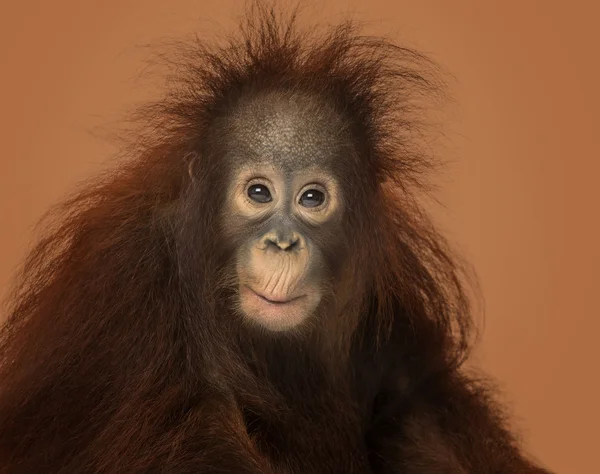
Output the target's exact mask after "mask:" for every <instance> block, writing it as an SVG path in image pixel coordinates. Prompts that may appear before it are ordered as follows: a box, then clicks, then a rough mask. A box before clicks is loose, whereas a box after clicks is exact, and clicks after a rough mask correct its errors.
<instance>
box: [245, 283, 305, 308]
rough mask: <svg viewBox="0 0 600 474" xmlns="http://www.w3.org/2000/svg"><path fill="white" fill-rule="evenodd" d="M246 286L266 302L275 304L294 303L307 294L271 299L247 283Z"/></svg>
mask: <svg viewBox="0 0 600 474" xmlns="http://www.w3.org/2000/svg"><path fill="white" fill-rule="evenodd" d="M246 288H248V290H250V291H251V292H252V293H254V294H255V295H256V296H258V297H259V298H260V299H261V300H263V301H265V302H266V303H269V304H274V305H285V304H289V303H293V302H294V301H297V300H299V299H301V298H304V297H305V296H306V295H300V296H295V297H293V298H289V299H281V298H277V299H271V298H267V297H266V296H264V295H261V294H260V293H258V292H256V291H254V290H253V289H252V288H250V287H249V286H247V285H246Z"/></svg>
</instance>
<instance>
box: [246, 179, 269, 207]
mask: <svg viewBox="0 0 600 474" xmlns="http://www.w3.org/2000/svg"><path fill="white" fill-rule="evenodd" d="M248 197H249V198H250V199H252V200H253V201H256V202H258V203H261V204H264V203H267V202H271V201H272V200H273V198H272V197H271V191H269V188H267V187H266V186H265V185H264V184H253V185H252V186H250V187H249V188H248Z"/></svg>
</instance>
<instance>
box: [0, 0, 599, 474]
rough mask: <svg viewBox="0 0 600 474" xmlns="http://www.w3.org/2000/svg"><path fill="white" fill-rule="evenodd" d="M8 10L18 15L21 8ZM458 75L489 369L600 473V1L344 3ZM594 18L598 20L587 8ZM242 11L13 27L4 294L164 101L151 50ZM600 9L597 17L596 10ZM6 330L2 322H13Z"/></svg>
mask: <svg viewBox="0 0 600 474" xmlns="http://www.w3.org/2000/svg"><path fill="white" fill-rule="evenodd" d="M5 3H6V2H5ZM325 3H326V5H325V6H324V7H316V8H315V11H316V12H318V15H317V17H318V18H319V20H331V21H336V20H337V19H339V18H340V14H343V13H347V12H348V11H352V12H354V13H355V15H356V16H357V17H358V18H360V19H365V20H370V21H371V23H370V25H369V27H368V30H369V31H371V32H376V33H377V32H385V33H390V34H391V35H392V36H393V37H396V38H398V39H399V40H400V41H408V42H409V43H410V44H411V45H413V46H416V47H418V48H419V49H421V50H423V51H425V52H428V53H429V54H431V55H432V56H433V58H434V59H436V60H437V61H438V62H440V63H441V64H442V65H443V66H444V67H445V68H446V69H447V70H449V71H451V72H452V74H453V75H454V76H455V77H456V81H455V82H454V83H453V84H451V86H452V90H453V94H454V96H455V98H456V100H457V102H458V106H457V107H455V108H454V110H453V116H452V119H451V120H450V121H449V123H448V130H449V132H448V134H449V139H450V142H449V146H447V148H446V151H447V153H448V158H449V159H450V160H452V163H451V165H450V166H449V167H447V168H446V170H445V172H444V174H443V175H441V176H440V177H439V182H440V183H441V189H440V190H439V192H438V197H439V199H440V200H441V201H442V202H443V203H444V205H445V207H444V208H442V207H439V206H438V207H437V208H435V215H436V218H437V220H438V222H439V223H440V225H441V226H442V228H443V229H444V231H445V232H446V233H447V235H448V236H449V237H450V238H451V239H452V240H453V242H455V243H456V244H457V245H458V246H459V248H460V249H461V250H462V252H463V253H464V254H466V256H467V257H468V258H469V260H470V261H471V262H472V263H473V264H474V266H475V268H476V269H477V271H478V274H479V276H480V279H481V282H482V288H483V292H484V295H485V299H486V327H485V333H484V335H483V338H482V340H481V343H480V346H479V350H478V352H477V354H476V356H477V357H476V361H477V363H478V364H479V365H481V366H482V367H483V368H485V370H486V371H488V372H489V373H490V374H492V375H493V376H495V377H496V378H497V379H498V380H499V381H500V383H501V386H502V388H503V389H504V390H505V391H506V392H507V393H508V394H510V395H509V396H508V400H510V402H511V403H512V404H513V407H514V412H515V420H516V422H517V424H518V425H519V426H521V427H522V428H523V430H524V435H525V438H526V445H527V448H528V450H529V451H530V452H531V453H532V454H533V455H534V456H536V457H537V458H539V459H541V460H542V461H543V462H544V464H546V465H547V466H548V467H550V468H551V469H553V470H555V471H557V472H561V473H574V474H578V473H597V472H600V462H599V461H598V454H597V450H598V449H599V448H598V443H600V436H599V435H598V430H599V429H600V416H599V409H598V404H599V403H600V381H599V379H598V377H599V374H600V370H599V368H598V362H600V360H599V359H600V358H599V354H600V351H599V349H598V345H599V342H598V332H599V331H600V323H599V322H598V319H600V310H599V308H600V305H599V304H598V293H599V288H598V284H599V283H600V278H598V269H599V268H600V258H599V257H600V250H599V249H598V245H599V244H600V232H599V229H600V225H599V223H598V219H599V217H600V212H599V211H598V205H599V204H600V196H599V193H598V187H599V181H600V173H599V171H600V168H599V165H598V160H599V158H600V153H599V149H600V147H599V145H598V141H599V137H598V136H599V135H600V120H599V119H598V113H599V111H600V100H599V93H598V88H599V87H600V74H599V66H598V57H599V53H598V46H599V45H600V38H599V37H598V35H597V34H596V32H597V31H598V25H597V21H598V18H600V15H599V13H600V12H599V11H598V8H597V7H593V3H594V2H591V1H590V2H583V1H571V2H564V1H563V2H555V1H534V0H531V1H525V0H505V1H502V2H501V1H487V2H484V1H481V0H454V1H445V0H430V1H418V2H417V1H410V0H387V1H386V0H368V1H366V0H362V1H353V2H350V1H347V2H344V1H341V0H337V1H329V2H325ZM586 3H587V5H586ZM242 6H243V2H242V1H241V0H218V1H217V0H204V1H198V0H196V1H192V0H187V1H184V0H169V1H166V0H165V1H158V0H152V1H150V0H144V1H141V0H140V1H133V0H111V1H88V2H79V1H76V0H60V1H47V0H30V1H28V2H11V4H10V5H7V4H4V5H3V14H2V18H0V52H1V55H0V57H1V64H2V69H1V74H0V99H1V102H0V103H1V110H2V113H1V120H2V122H3V123H2V124H1V125H2V126H1V127H0V134H1V143H2V149H3V151H2V154H1V155H0V216H1V219H0V229H1V232H0V285H1V287H0V291H1V294H2V295H4V294H5V293H6V285H7V283H8V281H9V279H10V276H11V274H12V273H13V271H14V269H15V266H16V265H17V264H18V263H19V262H20V260H21V259H22V257H23V254H24V252H25V250H26V247H27V245H28V243H29V241H30V238H31V230H32V225H33V224H34V223H35V222H36V221H37V220H38V218H39V217H40V215H41V213H42V212H43V211H44V210H45V209H46V208H47V207H48V206H49V205H50V204H51V203H54V202H56V201H57V200H58V199H60V197H61V196H63V195H64V193H65V192H66V191H68V190H70V189H72V187H73V185H74V184H75V183H76V182H78V181H79V180H81V179H82V178H85V177H88V176H90V175H92V174H94V173H95V172H97V171H98V170H99V169H100V168H101V167H102V166H103V165H106V164H107V160H108V158H109V157H110V156H111V155H112V154H113V152H114V151H115V150H114V149H113V148H112V147H111V146H110V145H109V144H107V143H106V142H105V141H102V140H100V139H98V137H95V136H94V135H93V134H92V133H90V131H93V130H96V129H97V127H99V126H102V127H106V126H108V127H110V126H111V124H112V123H113V120H115V119H118V118H120V117H121V115H120V114H121V113H122V112H123V111H125V110H127V109H128V108H130V107H131V106H132V105H134V103H135V102H136V101H137V100H140V99H144V98H147V97H148V96H149V95H150V93H149V89H148V88H144V87H143V86H142V85H141V84H140V83H138V82H136V81H134V80H133V79H132V78H133V77H134V76H135V75H136V74H137V73H138V72H139V68H140V66H141V65H142V59H143V58H144V57H145V56H144V54H146V53H143V54H142V52H141V51H140V49H139V48H136V46H139V45H142V44H145V43H147V42H152V41H155V40H157V39H160V38H162V37H172V36H175V37H177V36H180V35H182V34H188V33H190V32H193V31H199V32H200V33H201V34H210V32H211V31H214V30H215V28H216V27H223V28H224V29H226V30H227V29H230V28H232V27H233V23H232V19H233V18H234V17H235V15H237V14H238V13H240V11H241V7H242ZM592 9H595V10H596V11H592ZM0 317H2V316H0Z"/></svg>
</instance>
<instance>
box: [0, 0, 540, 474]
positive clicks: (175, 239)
mask: <svg viewBox="0 0 600 474" xmlns="http://www.w3.org/2000/svg"><path fill="white" fill-rule="evenodd" d="M297 23H298V22H297V19H296V15H295V13H293V14H291V15H289V16H286V17H279V16H278V15H277V14H276V13H275V12H274V10H272V9H270V8H266V7H264V6H261V5H260V4H259V5H258V6H255V7H253V8H251V9H250V11H249V12H248V14H247V16H246V17H245V20H244V21H243V22H242V23H241V25H240V32H239V34H236V35H235V37H233V38H232V39H231V40H229V41H228V42H226V43H225V44H218V45H209V44H207V43H203V42H194V43H187V44H179V45H177V48H176V49H174V50H171V53H170V54H169V55H168V56H165V59H167V60H168V62H169V63H170V65H171V66H173V71H174V75H173V77H172V78H171V80H170V81H169V84H170V85H171V88H170V89H169V92H168V93H167V96H166V98H165V99H164V100H162V101H161V102H158V103H156V104H153V105H150V106H147V107H144V108H143V109H142V110H141V111H140V113H139V114H140V115H139V117H140V118H141V119H142V120H143V121H144V122H145V123H147V124H148V125H147V127H146V128H145V129H144V130H142V131H141V133H140V135H139V137H140V138H139V140H138V141H137V142H136V143H135V146H134V147H133V148H132V156H131V159H129V160H127V161H126V162H124V163H123V164H122V165H121V166H120V167H119V168H118V169H116V170H114V171H112V172H111V173H108V174H106V175H105V176H103V177H101V178H100V179H98V180H97V181H96V182H94V183H93V184H88V185H87V186H86V187H85V188H84V189H83V190H81V191H79V192H78V193H77V194H75V195H74V196H72V197H71V198H69V199H67V200H66V201H65V202H64V203H63V204H61V205H60V206H58V207H56V208H55V209H54V210H53V212H52V213H51V214H49V216H48V217H47V219H46V223H47V225H48V231H47V232H46V233H45V234H44V236H43V237H42V238H41V240H40V241H39V242H38V243H37V245H36V246H35V247H34V248H33V250H32V251H31V253H30V254H29V256H28V257H27V260H26V262H25V264H24V267H23V270H22V272H21V274H20V276H19V279H18V280H17V285H16V287H15V291H14V293H13V295H12V297H11V298H10V300H9V319H8V322H7V323H6V325H5V326H4V328H3V330H2V333H1V339H0V364H1V365H0V472H2V473H11V474H12V473H33V472H60V473H100V472H111V473H112V472H128V473H133V472H173V473H175V472H176V473H184V472H210V473H217V472H222V473H225V472H236V473H259V472H266V473H269V472H289V473H300V472H302V473H308V472H315V473H316V472H320V473H324V472H340V473H341V472H344V473H351V472H406V473H430V474H435V473H442V472H443V473H450V472H453V473H454V472H456V473H461V472H465V473H466V472H477V473H484V472H490V473H492V472H542V471H537V470H536V469H535V468H533V467H531V466H530V465H529V463H528V462H527V461H525V460H523V459H522V457H521V456H520V454H519V453H518V447H517V443H516V441H515V440H514V438H513V436H512V435H511V434H510V433H509V432H508V431H507V430H506V429H505V428H504V426H505V425H504V421H503V417H502V415H501V412H500V411H499V410H498V409H496V405H495V403H494V402H493V401H492V400H490V399H489V395H488V394H489V391H488V390H486V389H485V388H484V385H482V384H480V383H475V382H474V381H472V380H469V379H467V378H466V376H465V375H464V374H462V372H461V370H460V367H461V365H462V362H463V361H464V358H465V356H466V354H467V349H468V347H469V339H470V331H471V317H470V310H469V304H468V299H467V297H466V294H465V291H464V289H463V286H462V284H461V281H462V276H461V271H460V268H459V266H458V265H457V263H456V259H455V258H454V257H452V256H451V254H450V252H449V250H448V247H447V245H446V243H445V241H444V239H443V238H442V237H441V236H440V235H439V234H438V233H437V232H436V231H435V229H434V228H433V227H432V225H431V224H430V222H429V220H428V219H427V217H426V216H425V215H424V214H423V212H422V211H421V210H420V209H419V207H418V206H417V205H416V199H415V197H414V194H413V193H414V191H416V190H418V189H419V188H420V186H421V185H422V184H423V180H424V177H425V174H424V173H425V172H426V171H428V170H429V169H430V168H431V166H432V163H431V158H430V157H429V156H428V155H427V154H426V153H425V152H424V151H425V150H426V147H425V146H424V145H425V142H424V141H423V140H421V139H419V137H420V136H421V132H423V130H424V128H423V126H424V123H423V117H424V115H423V106H424V105H426V103H427V101H429V100H431V99H432V98H433V99H436V98H438V97H440V96H441V94H442V91H443V87H442V83H441V81H440V80H439V76H438V74H437V70H436V68H435V66H434V65H433V64H432V63H431V62H429V61H428V60H427V59H426V58H425V57H423V56H422V55H420V54H419V53H417V52H415V51H412V50H409V49H405V48H401V47H398V46H394V45H392V44H390V43H388V42H386V41H385V40H382V39H378V38H372V37H367V36H362V35H361V34H360V33H359V32H358V30H357V28H356V26H355V25H354V24H353V23H351V22H347V23H343V24H342V25H340V26H338V27H335V28H330V29H325V30H317V29H312V30H303V29H301V28H299V27H298V25H297ZM269 90H285V91H299V92H301V93H304V94H309V95H310V96H312V97H315V98H317V99H318V100H321V101H323V102H324V103H327V104H329V105H331V107H333V108H334V109H335V110H337V111H339V112H340V114H341V115H342V116H343V117H344V119H345V120H346V122H347V126H348V129H349V130H350V136H351V137H352V143H351V146H352V149H353V150H355V153H354V155H352V156H351V157H350V158H349V161H350V162H349V164H348V167H347V175H346V176H344V177H343V179H345V180H347V182H348V183H352V184H356V185H358V186H356V187H354V188H353V189H355V195H354V196H353V197H352V199H351V200H349V202H348V205H349V208H350V209H351V212H348V213H347V214H348V216H347V222H346V225H347V228H348V229H352V231H351V234H350V237H349V240H350V242H349V245H351V246H352V248H353V249H355V252H354V253H355V261H354V265H355V268H357V269H359V271H360V274H361V275H362V276H363V277H364V278H363V279H362V280H360V287H361V288H360V289H361V293H360V294H361V306H360V320H358V321H354V322H352V323H351V322H348V325H349V327H350V325H352V328H353V332H352V336H351V338H350V340H349V345H348V346H347V347H346V352H345V353H344V354H342V353H341V351H342V350H341V349H339V348H338V349H339V351H340V353H338V354H336V353H331V352H329V353H328V354H329V355H330V356H331V358H330V359H327V360H325V358H324V357H323V352H321V351H320V349H319V344H320V342H319V340H331V339H332V338H335V335H334V334H325V335H323V334H321V335H320V339H319V338H309V337H308V336H306V335H304V336H303V335H297V336H296V337H290V338H288V339H286V338H285V337H283V336H282V338H283V339H282V340H278V339H277V338H270V337H269V336H268V335H265V334H254V333H252V334H251V333H249V332H245V331H244V330H243V328H242V326H241V325H240V324H239V321H237V320H236V319H235V318H233V317H230V316H231V315H230V314H228V312H227V311H228V310H227V305H225V304H224V303H223V301H226V296H227V295H226V290H224V288H226V287H227V285H224V282H225V280H226V278H225V277H222V269H223V265H224V261H225V259H226V255H225V254H226V252H225V251H224V249H223V248H222V243H221V239H220V238H219V232H220V230H219V224H220V223H219V208H220V204H221V200H222V193H223V190H224V189H225V183H224V181H223V172H222V169H221V168H222V166H223V164H222V162H221V161H220V160H219V157H218V153H217V152H216V150H218V149H219V140H220V139H221V137H222V135H221V134H220V133H221V132H219V130H222V129H223V124H224V123H225V124H226V123H227V122H226V121H227V117H228V116H229V115H230V114H231V111H232V110H233V108H234V107H235V105H236V104H237V103H239V101H241V100H243V99H244V98H245V97H251V96H253V95H257V94H260V93H262V92H265V91H269ZM354 328H356V329H355V330H354ZM336 347H337V346H336ZM340 347H341V346H340ZM331 360H337V361H340V362H339V363H338V366H337V367H333V368H332V366H331V364H330V363H329V362H330V361H331ZM328 361H329V362H328ZM342 361H343V362H342ZM355 435H356V436H355Z"/></svg>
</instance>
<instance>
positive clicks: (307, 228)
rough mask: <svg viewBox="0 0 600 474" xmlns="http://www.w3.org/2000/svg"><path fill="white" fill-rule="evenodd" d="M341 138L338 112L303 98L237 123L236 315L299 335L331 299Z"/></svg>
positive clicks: (273, 97) (250, 111)
mask: <svg viewBox="0 0 600 474" xmlns="http://www.w3.org/2000/svg"><path fill="white" fill-rule="evenodd" d="M341 129H342V124H341V121H340V119H339V117H338V116H336V115H335V114H334V113H333V112H332V111H330V110H327V109H326V108H324V107H322V106H319V105H317V104H316V103H315V102H314V101H312V100H311V99H309V98H306V97H301V96H298V95H295V96H292V95H285V94H276V93H271V94H269V95H266V96H262V97H259V98H254V99H252V100H251V101H248V102H246V103H243V104H241V105H240V106H239V108H238V110H237V111H236V113H235V114H234V120H233V126H231V128H230V130H229V133H228V135H229V136H230V137H231V140H229V143H228V144H227V158H228V164H229V168H230V173H231V179H230V181H229V182H230V183H231V184H230V187H229V189H228V192H227V201H226V206H225V212H224V216H223V219H224V223H225V224H224V227H225V229H227V230H228V232H229V234H230V235H232V236H237V239H238V241H239V242H240V243H239V245H238V246H237V251H236V256H235V260H236V273H237V280H238V290H239V292H238V302H237V303H238V305H237V306H238V307H237V309H238V310H239V311H240V312H241V313H242V315H243V316H244V317H245V318H246V319H247V320H249V321H250V322H253V323H257V324H258V325H260V326H262V327H264V328H266V329H268V330H271V331H285V330H290V329H292V328H296V327H298V326H299V325H300V324H301V323H302V322H304V321H305V320H307V319H308V318H310V316H311V315H313V314H314V313H315V311H316V310H317V308H318V306H319V304H320V302H321V301H322V299H323V296H324V288H325V287H326V279H327V275H328V268H327V262H326V260H325V258H324V251H325V250H331V248H329V249H324V248H323V247H324V246H331V247H335V245H336V241H335V237H333V236H335V235H336V234H337V233H339V232H340V229H339V226H340V216H341V214H342V211H343V196H342V195H341V189H340V183H339V180H338V179H336V176H335V175H334V172H333V169H334V167H333V163H334V161H335V160H336V159H338V158H339V156H340V153H341V150H342V146H341V140H340V138H339V137H340V130H341ZM241 235H243V236H244V237H243V240H242V239H240V236H241ZM325 253H326V252H325Z"/></svg>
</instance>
